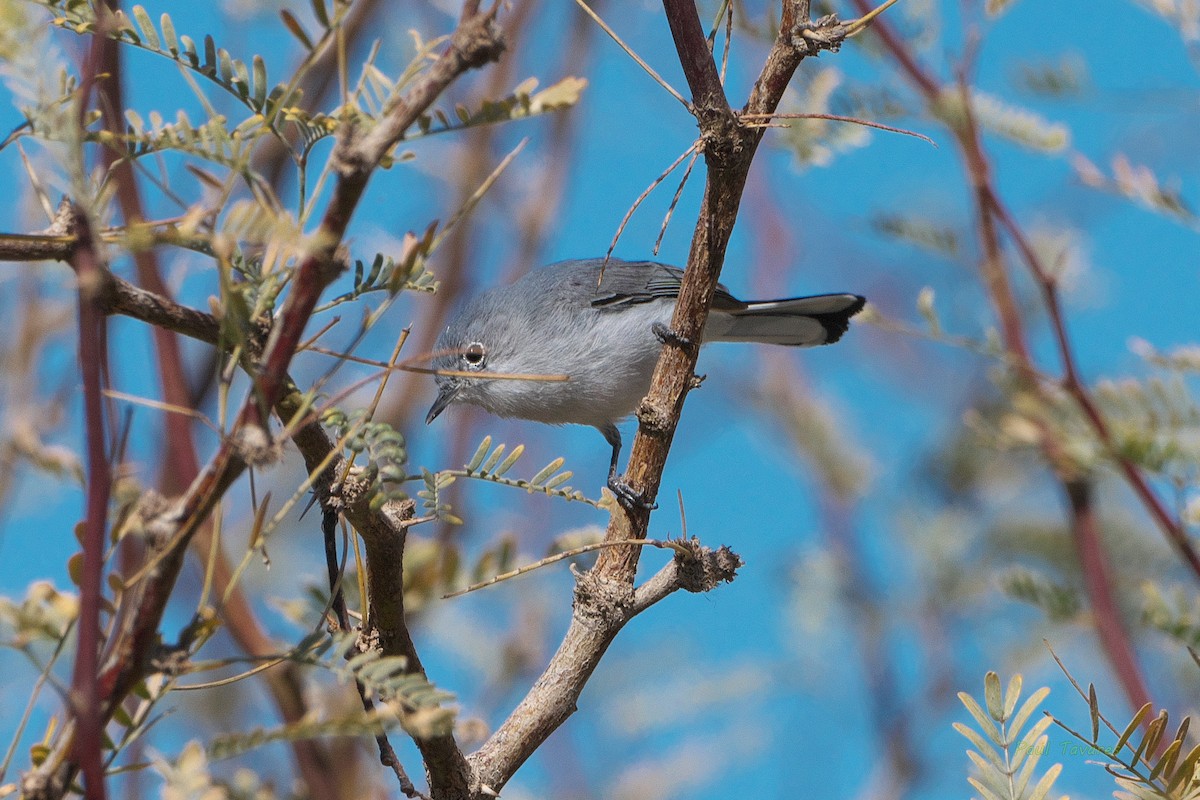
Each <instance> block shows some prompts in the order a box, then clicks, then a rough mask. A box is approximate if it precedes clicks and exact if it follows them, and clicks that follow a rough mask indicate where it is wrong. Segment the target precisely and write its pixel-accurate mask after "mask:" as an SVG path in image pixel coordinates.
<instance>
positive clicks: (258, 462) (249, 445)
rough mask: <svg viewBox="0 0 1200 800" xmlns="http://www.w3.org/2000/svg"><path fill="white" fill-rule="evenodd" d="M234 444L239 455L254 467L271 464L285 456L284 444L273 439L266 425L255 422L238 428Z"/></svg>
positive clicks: (234, 436)
mask: <svg viewBox="0 0 1200 800" xmlns="http://www.w3.org/2000/svg"><path fill="white" fill-rule="evenodd" d="M233 446H234V449H235V451H236V452H237V454H238V457H239V458H241V459H242V460H243V461H245V462H246V463H247V464H249V465H250V466H252V467H266V466H270V465H271V464H275V463H278V462H279V461H280V460H281V459H282V458H283V445H281V444H280V443H279V442H277V441H275V440H274V439H272V438H271V434H270V432H269V431H268V430H267V429H266V428H265V427H263V426H262V425H255V424H254V423H249V424H246V425H243V426H241V427H240V428H238V430H237V432H236V433H234V435H233Z"/></svg>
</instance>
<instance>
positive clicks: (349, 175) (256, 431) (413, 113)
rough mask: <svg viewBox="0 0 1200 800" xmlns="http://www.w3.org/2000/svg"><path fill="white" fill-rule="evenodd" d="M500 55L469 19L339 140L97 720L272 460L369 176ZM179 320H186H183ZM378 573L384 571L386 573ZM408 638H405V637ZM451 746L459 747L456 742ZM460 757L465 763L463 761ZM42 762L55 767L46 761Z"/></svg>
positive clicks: (156, 542) (146, 656)
mask: <svg viewBox="0 0 1200 800" xmlns="http://www.w3.org/2000/svg"><path fill="white" fill-rule="evenodd" d="M468 5H469V4H468ZM503 48H504V44H503V38H502V36H501V33H500V30H499V28H498V27H497V26H496V25H495V9H494V8H493V9H492V10H491V11H488V12H483V13H474V14H471V15H466V16H464V19H463V21H462V22H461V23H460V24H459V26H458V28H457V29H456V30H455V32H454V33H453V34H452V36H451V40H450V44H449V46H448V47H447V49H446V50H445V51H444V52H443V53H442V55H441V56H439V58H438V60H437V61H435V62H434V63H433V64H432V65H431V66H430V67H429V68H428V69H427V70H426V71H425V72H424V73H423V74H422V76H421V78H419V79H418V80H417V81H416V82H415V83H414V84H413V86H412V87H411V88H410V89H409V91H408V92H407V93H406V94H404V95H402V96H397V97H395V98H393V99H392V100H391V101H390V103H389V105H388V107H387V108H386V110H385V112H384V115H383V116H382V117H381V119H380V120H379V121H378V123H377V124H376V126H375V127H374V128H373V129H371V130H370V131H368V132H367V133H365V134H361V135H360V134H356V133H355V132H353V131H350V132H348V133H345V134H344V135H343V137H342V138H341V139H340V140H339V143H338V145H337V147H336V148H335V152H334V155H333V158H334V159H335V165H336V168H337V175H338V178H337V181H336V183H335V185H334V189H333V193H332V197H331V199H330V203H329V205H328V206H327V208H326V211H325V214H324V217H323V218H322V221H321V224H320V226H319V228H318V231H317V233H316V235H315V237H314V241H315V244H314V245H313V247H312V250H311V252H310V253H309V255H308V256H307V257H305V258H304V259H303V260H302V262H301V264H300V266H299V267H298V268H297V270H296V273H295V275H294V277H293V280H292V286H291V292H290V293H289V295H288V297H287V299H286V300H285V302H284V304H283V308H282V309H281V311H280V313H279V317H278V320H277V322H276V324H275V325H274V326H273V327H272V331H271V336H270V338H269V339H268V342H267V345H266V348H265V355H264V358H263V362H264V363H263V366H262V369H261V371H260V372H259V373H258V375H257V376H255V381H254V383H255V389H254V391H253V392H252V393H251V395H250V397H248V398H247V400H246V402H245V403H244V404H243V406H242V409H241V412H240V413H239V415H238V417H237V423H236V424H235V428H234V431H233V432H232V433H231V435H230V436H229V437H227V438H226V439H225V440H224V441H223V442H222V444H221V446H220V448H219V449H218V451H217V453H216V454H215V456H214V457H213V459H212V460H211V461H210V462H209V464H208V465H207V466H206V467H205V469H204V470H203V471H202V472H201V473H200V474H199V475H197V476H196V479H195V480H194V481H192V483H191V485H190V487H189V488H188V491H187V492H186V493H185V494H184V495H183V497H181V498H180V499H178V500H176V501H174V502H172V503H169V504H167V505H166V507H165V509H164V508H162V507H161V505H160V506H159V507H156V508H152V509H145V510H144V512H145V517H146V524H145V527H146V531H147V534H148V535H147V541H148V542H149V543H150V557H151V558H152V559H154V560H155V561H154V568H153V569H151V570H150V571H149V572H148V573H147V574H146V575H145V576H144V577H143V579H142V580H141V581H139V582H138V583H137V584H136V585H135V586H134V587H132V588H131V589H130V592H131V593H132V594H133V595H134V596H133V597H131V600H130V603H129V604H128V606H127V607H128V608H129V609H132V610H131V611H130V612H129V613H127V614H124V615H122V617H121V618H119V619H118V623H117V625H116V626H115V628H116V629H115V630H114V634H113V638H112V639H111V640H110V641H112V642H113V645H112V647H111V648H110V651H109V653H108V657H107V659H106V662H105V664H104V665H103V667H102V671H101V673H100V677H99V682H98V687H97V700H98V705H97V707H98V708H99V709H100V711H99V714H100V718H101V719H104V720H106V719H108V718H109V717H110V716H111V714H112V712H113V711H114V709H115V708H116V707H117V705H119V704H120V703H121V702H122V701H123V700H124V698H125V696H126V695H127V694H128V692H129V691H130V690H131V689H132V688H133V687H134V686H135V685H136V684H137V683H138V682H139V681H140V680H141V679H142V678H144V677H145V675H147V674H149V671H150V670H151V669H152V666H151V663H150V658H151V655H152V654H153V652H154V650H155V647H154V645H155V643H156V641H157V637H158V629H159V626H160V624H161V621H162V615H163V612H164V610H165V607H166V603H167V600H168V599H169V597H170V595H171V593H172V591H173V589H174V585H175V581H176V578H177V577H178V575H179V571H180V569H181V568H182V564H183V553H184V552H185V550H186V548H187V547H188V545H189V543H190V542H191V541H192V539H193V537H194V536H195V535H196V532H197V530H198V528H199V526H200V525H202V524H204V522H205V521H206V520H207V518H208V515H209V514H210V513H211V511H212V509H213V507H214V505H215V504H216V503H217V501H218V500H219V499H220V498H221V497H222V496H223V495H224V493H225V492H226V491H227V490H228V489H229V487H230V486H231V485H232V484H233V482H234V481H235V480H236V479H237V478H238V476H240V475H241V473H242V472H243V471H244V470H245V468H246V466H247V465H248V463H251V462H252V461H254V460H258V459H261V458H263V457H264V456H268V455H269V453H270V441H269V434H268V433H267V430H266V426H265V421H266V413H267V410H269V409H271V408H273V407H275V406H276V404H277V403H278V402H279V401H280V400H281V399H283V398H284V396H285V388H286V387H288V386H290V385H291V384H290V381H289V380H288V376H287V367H288V365H289V364H290V362H291V358H292V355H293V354H294V352H295V350H296V347H297V345H298V344H299V342H300V338H301V336H302V335H303V331H304V328H305V326H306V324H307V322H308V319H309V317H310V316H311V314H312V311H313V308H315V306H316V303H317V300H318V298H319V297H320V295H321V293H322V292H323V291H324V289H325V287H326V286H327V285H328V283H329V282H330V281H332V280H333V278H334V277H336V275H337V274H338V272H339V271H340V265H339V260H338V257H337V254H338V249H339V246H340V242H341V240H342V238H343V237H344V235H345V232H346V229H347V227H348V225H349V222H350V218H351V216H352V215H353V213H354V210H355V208H356V207H357V205H358V202H359V200H360V199H361V198H362V194H363V191H364V190H365V188H366V184H367V181H368V179H369V178H370V175H371V174H372V172H373V171H374V169H375V168H376V167H377V166H378V164H379V162H380V160H381V159H382V158H383V157H384V156H385V155H386V154H387V152H388V151H389V150H390V149H391V148H392V147H393V146H394V145H395V144H396V142H397V141H398V140H399V139H400V137H401V136H403V134H404V132H405V131H406V130H407V128H408V127H409V126H410V125H412V124H413V123H414V122H415V121H416V120H417V119H418V118H419V116H420V115H421V114H422V113H423V112H424V111H425V109H426V108H428V106H429V105H430V104H431V103H432V102H433V101H434V100H435V99H436V98H437V97H438V95H439V94H441V92H442V91H444V90H445V89H446V87H447V86H449V85H450V83H451V82H453V81H454V80H455V79H456V78H457V77H458V76H459V75H461V74H462V73H463V72H466V71H467V70H469V69H472V68H475V67H480V66H483V65H484V64H486V63H488V62H489V61H493V60H495V59H496V58H498V57H499V55H500V53H501V52H502V51H503ZM147 295H149V293H140V294H139V295H138V299H140V300H143V301H145V300H150V302H149V305H148V309H147V310H150V311H154V312H158V313H161V312H167V311H171V312H174V311H176V310H177V309H170V308H168V307H167V306H164V304H163V302H162V298H155V299H151V298H152V297H153V296H149V297H148V296H147ZM182 317H186V322H187V324H189V325H191V326H197V328H196V329H197V331H199V330H202V329H204V328H205V327H206V321H204V320H203V319H198V318H197V315H196V314H194V313H193V314H188V315H182ZM174 318H175V319H176V320H177V321H179V320H181V319H182V318H181V316H180V315H175V317H174ZM285 418H286V417H285ZM352 522H353V520H352ZM360 532H361V531H360ZM365 536H366V534H365V533H364V537H365ZM401 541H402V539H401ZM393 563H398V562H393ZM378 568H380V569H384V568H386V565H379V567H378ZM404 633H405V635H407V630H406V629H405V631H404ZM414 666H419V665H416V664H415V665H414ZM93 674H94V673H93ZM450 744H451V745H453V741H452V740H451V742H450ZM458 758H459V759H460V760H461V755H459V756H458ZM46 763H59V762H58V761H56V760H55V759H48V760H47V762H46ZM429 766H431V765H429V764H427V767H429ZM75 768H76V767H75V763H74V762H73V761H72V760H70V759H66V760H63V761H62V762H61V766H60V767H59V769H58V771H57V773H58V774H57V777H59V778H61V779H62V780H60V781H57V782H56V785H61V786H64V787H65V786H67V785H69V784H70V780H71V777H72V775H73V774H74V771H75ZM448 779H449V777H448V775H444V774H436V773H433V772H431V773H430V781H431V786H433V787H434V789H435V795H436V791H437V789H438V787H440V785H441V783H442V782H443V781H445V780H448Z"/></svg>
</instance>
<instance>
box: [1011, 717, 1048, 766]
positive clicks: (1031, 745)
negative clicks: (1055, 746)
mask: <svg viewBox="0 0 1200 800" xmlns="http://www.w3.org/2000/svg"><path fill="white" fill-rule="evenodd" d="M1053 724H1054V718H1053V717H1042V718H1041V719H1040V720H1038V722H1037V724H1036V725H1034V726H1033V727H1032V728H1030V729H1029V733H1028V734H1026V735H1025V737H1024V738H1022V739H1021V741H1020V742H1017V752H1016V753H1014V754H1013V757H1012V760H1011V761H1010V763H1009V769H1010V770H1012V771H1013V772H1016V770H1017V768H1018V767H1020V766H1021V759H1023V758H1025V754H1026V753H1027V752H1028V751H1030V750H1036V749H1037V741H1038V739H1040V738H1042V737H1043V736H1044V735H1045V733H1046V729H1047V728H1049V727H1050V726H1051V725H1053ZM1010 741H1013V740H1011V739H1010Z"/></svg>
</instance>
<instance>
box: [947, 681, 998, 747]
mask: <svg viewBox="0 0 1200 800" xmlns="http://www.w3.org/2000/svg"><path fill="white" fill-rule="evenodd" d="M958 699H959V700H961V701H962V704H963V705H964V706H966V708H967V711H969V712H971V716H972V717H974V718H975V722H976V723H978V725H979V728H980V730H982V731H983V732H984V734H986V735H987V737H988V738H989V739H991V740H992V741H993V742H995V743H996V745H997V746H999V747H1003V746H1004V737H1003V736H1001V735H1000V729H999V728H997V727H996V723H994V722H992V718H991V717H989V716H988V714H987V712H985V711H984V710H983V709H982V708H980V707H979V703H978V702H976V700H975V698H974V697H971V695H969V694H967V693H966V692H959V693H958Z"/></svg>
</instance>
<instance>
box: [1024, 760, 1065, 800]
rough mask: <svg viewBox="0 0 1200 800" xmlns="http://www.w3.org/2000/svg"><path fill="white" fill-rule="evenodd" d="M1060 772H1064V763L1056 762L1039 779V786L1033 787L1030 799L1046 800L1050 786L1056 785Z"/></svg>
mask: <svg viewBox="0 0 1200 800" xmlns="http://www.w3.org/2000/svg"><path fill="white" fill-rule="evenodd" d="M1060 772H1062V764H1055V765H1054V766H1052V767H1051V768H1050V769H1048V770H1046V774H1045V775H1043V776H1042V779H1041V780H1040V781H1038V783H1037V786H1035V787H1033V794H1031V795H1029V800H1044V799H1045V797H1046V795H1047V794H1048V793H1049V792H1050V788H1051V787H1052V786H1054V781H1055V780H1057V779H1058V773H1060Z"/></svg>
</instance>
